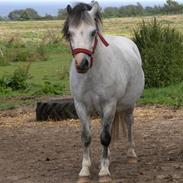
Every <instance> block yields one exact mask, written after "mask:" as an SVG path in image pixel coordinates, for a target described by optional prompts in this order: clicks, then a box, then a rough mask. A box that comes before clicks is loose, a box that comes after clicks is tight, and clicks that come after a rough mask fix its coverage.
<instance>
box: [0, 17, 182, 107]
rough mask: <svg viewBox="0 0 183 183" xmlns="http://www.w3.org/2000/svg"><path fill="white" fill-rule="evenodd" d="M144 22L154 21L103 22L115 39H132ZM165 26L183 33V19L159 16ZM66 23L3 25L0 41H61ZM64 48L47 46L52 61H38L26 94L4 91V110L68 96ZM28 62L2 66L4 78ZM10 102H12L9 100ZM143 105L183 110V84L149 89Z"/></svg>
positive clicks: (0, 94) (66, 50)
mask: <svg viewBox="0 0 183 183" xmlns="http://www.w3.org/2000/svg"><path fill="white" fill-rule="evenodd" d="M142 19H145V20H150V19H152V17H135V18H113V19H105V20H104V21H103V25H104V32H105V33H107V34H113V35H125V36H127V37H131V36H132V33H133V29H134V28H135V27H137V26H138V24H139V23H140V22H142ZM158 20H160V21H161V22H162V23H164V24H169V25H170V26H172V27H175V28H176V29H178V30H179V31H181V32H183V16H182V15H177V16H158ZM62 25H63V21H30V22H0V40H1V41H2V42H3V41H4V40H7V39H8V40H11V39H12V38H13V39H17V40H21V41H22V42H26V43H27V42H28V43H29V42H41V41H42V40H44V42H50V40H56V39H57V37H59V38H60V37H61V36H62V35H61V33H60V32H61V29H62ZM59 43H60V45H59V44H58V43H57V44H56V45H57V46H49V44H48V45H47V46H46V53H47V55H48V58H47V60H46V61H34V62H32V63H31V66H30V70H29V73H30V78H29V81H28V83H29V86H30V87H28V89H26V90H20V91H12V90H10V91H9V90H8V91H1V90H0V100H1V103H0V109H9V108H15V107H17V106H22V105H29V104H32V103H33V102H34V100H27V101H24V100H23V101H22V100H19V99H18V98H15V97H17V96H42V95H48V96H49V95H68V94H69V83H68V72H69V66H70V60H71V58H72V57H71V54H70V50H69V48H68V46H67V44H65V42H64V40H62V39H59ZM27 64H28V63H25V62H15V63H9V65H7V66H0V78H1V77H3V76H4V75H6V74H12V73H13V72H14V70H15V69H16V68H18V67H19V66H24V65H27ZM8 99H9V100H8ZM139 103H140V104H146V105H147V104H161V105H170V106H176V107H180V106H183V83H182V84H179V85H175V86H170V87H167V88H159V89H146V90H145V92H144V95H143V97H142V98H141V99H140V101H139Z"/></svg>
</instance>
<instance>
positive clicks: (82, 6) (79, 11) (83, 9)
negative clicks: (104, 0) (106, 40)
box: [62, 3, 102, 39]
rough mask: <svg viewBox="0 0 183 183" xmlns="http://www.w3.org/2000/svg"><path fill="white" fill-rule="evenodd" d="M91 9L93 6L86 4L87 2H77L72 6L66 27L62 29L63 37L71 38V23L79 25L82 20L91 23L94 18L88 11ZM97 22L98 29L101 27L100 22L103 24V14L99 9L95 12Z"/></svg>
mask: <svg viewBox="0 0 183 183" xmlns="http://www.w3.org/2000/svg"><path fill="white" fill-rule="evenodd" d="M91 9H92V6H91V5H90V4H86V3H78V4H76V5H75V6H74V8H72V10H71V12H70V13H68V14H67V17H66V20H65V23H64V27H63V30H62V33H63V37H65V38H66V39H69V35H68V29H69V26H70V25H73V26H76V27H77V26H78V25H80V24H81V22H85V23H87V24H91V23H92V19H91V16H90V15H89V13H88V11H90V10H91ZM95 22H96V27H97V29H99V27H100V24H102V16H101V13H100V11H99V10H98V11H97V12H96V14H95Z"/></svg>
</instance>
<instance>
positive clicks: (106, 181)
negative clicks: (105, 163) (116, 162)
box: [99, 175, 112, 183]
mask: <svg viewBox="0 0 183 183" xmlns="http://www.w3.org/2000/svg"><path fill="white" fill-rule="evenodd" d="M99 183H112V178H111V177H110V176H109V175H106V176H100V177H99Z"/></svg>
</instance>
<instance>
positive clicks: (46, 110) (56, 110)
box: [36, 98, 78, 121]
mask: <svg viewBox="0 0 183 183" xmlns="http://www.w3.org/2000/svg"><path fill="white" fill-rule="evenodd" d="M36 118H37V121H48V120H54V121H60V120H66V119H78V116H77V113H76V110H75V106H74V100H73V99H72V98H61V99H54V100H49V101H45V102H38V103H37V108H36Z"/></svg>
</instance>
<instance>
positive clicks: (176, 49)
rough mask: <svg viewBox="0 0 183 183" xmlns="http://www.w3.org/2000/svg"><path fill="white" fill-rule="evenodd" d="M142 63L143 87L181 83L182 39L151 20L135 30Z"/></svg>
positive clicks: (182, 65) (179, 35) (182, 63)
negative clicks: (144, 79) (144, 80)
mask: <svg viewBox="0 0 183 183" xmlns="http://www.w3.org/2000/svg"><path fill="white" fill-rule="evenodd" d="M133 40H134V42H135V43H136V44H137V46H138V48H139V50H140V53H141V56H142V62H143V69H144V72H145V78H146V87H164V86H168V85H170V84H175V83H179V82H181V81H182V80H183V36H182V35H181V34H180V33H179V32H178V31H176V30H175V29H174V28H170V27H169V26H163V25H162V24H160V23H159V22H157V20H156V18H154V19H153V20H152V21H151V22H149V23H146V22H144V21H143V22H142V24H141V25H140V26H139V27H138V28H137V29H136V30H134V39H133Z"/></svg>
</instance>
